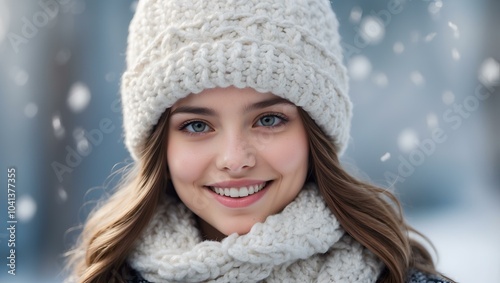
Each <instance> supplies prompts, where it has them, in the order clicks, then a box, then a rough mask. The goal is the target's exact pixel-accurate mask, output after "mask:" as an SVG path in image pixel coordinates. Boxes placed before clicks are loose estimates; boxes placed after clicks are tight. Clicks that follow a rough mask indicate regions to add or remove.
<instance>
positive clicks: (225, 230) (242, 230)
mask: <svg viewBox="0 0 500 283" xmlns="http://www.w3.org/2000/svg"><path fill="white" fill-rule="evenodd" d="M257 222H259V221H252V222H251V223H246V225H242V223H241V221H238V222H237V223H236V224H237V225H227V224H225V225H223V226H224V227H220V228H221V229H220V230H219V231H220V232H221V233H222V234H224V235H226V236H229V235H231V234H233V233H237V234H238V235H245V234H247V233H248V232H250V230H251V229H252V227H253V225H254V224H255V223H257Z"/></svg>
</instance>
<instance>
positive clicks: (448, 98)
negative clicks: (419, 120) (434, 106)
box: [442, 90, 455, 105]
mask: <svg viewBox="0 0 500 283" xmlns="http://www.w3.org/2000/svg"><path fill="white" fill-rule="evenodd" d="M442 99H443V102H444V104H446V105H451V104H453V102H455V94H453V92H451V91H449V90H447V91H445V92H443V96H442Z"/></svg>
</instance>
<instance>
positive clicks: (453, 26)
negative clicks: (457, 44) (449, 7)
mask: <svg viewBox="0 0 500 283" xmlns="http://www.w3.org/2000/svg"><path fill="white" fill-rule="evenodd" d="M448 26H449V27H450V28H451V30H452V31H453V36H454V37H455V38H456V39H458V38H460V31H459V30H458V27H457V25H456V24H454V23H452V22H448Z"/></svg>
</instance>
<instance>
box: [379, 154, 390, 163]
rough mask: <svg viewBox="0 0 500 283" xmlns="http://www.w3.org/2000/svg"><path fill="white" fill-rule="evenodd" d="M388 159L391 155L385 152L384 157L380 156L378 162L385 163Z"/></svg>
mask: <svg viewBox="0 0 500 283" xmlns="http://www.w3.org/2000/svg"><path fill="white" fill-rule="evenodd" d="M390 158H391V154H390V153H389V152H386V153H385V154H384V155H382V157H380V161H382V162H386V161H387V160H389V159H390Z"/></svg>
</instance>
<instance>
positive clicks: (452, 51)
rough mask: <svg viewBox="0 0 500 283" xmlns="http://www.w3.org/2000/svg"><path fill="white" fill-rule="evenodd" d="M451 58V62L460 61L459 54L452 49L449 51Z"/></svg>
mask: <svg viewBox="0 0 500 283" xmlns="http://www.w3.org/2000/svg"><path fill="white" fill-rule="evenodd" d="M451 57H452V58H453V60H455V61H458V60H460V52H459V51H458V50H457V49H456V48H453V49H452V50H451Z"/></svg>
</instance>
